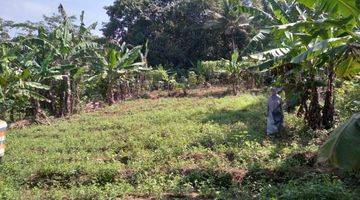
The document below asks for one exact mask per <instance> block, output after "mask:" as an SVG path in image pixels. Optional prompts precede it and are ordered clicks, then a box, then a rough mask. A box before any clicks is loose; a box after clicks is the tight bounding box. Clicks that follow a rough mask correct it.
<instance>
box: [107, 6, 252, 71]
mask: <svg viewBox="0 0 360 200" xmlns="http://www.w3.org/2000/svg"><path fill="white" fill-rule="evenodd" d="M223 8H224V7H222V6H221V4H220V3H219V1H218V0H192V1H190V0H156V1H150V0H136V1H130V0H124V1H115V2H114V4H113V5H111V6H109V7H107V13H108V15H109V16H110V22H109V23H108V24H106V26H105V28H104V34H105V36H107V37H109V38H113V39H116V40H121V41H125V42H126V43H128V44H130V45H135V46H136V45H143V44H145V42H146V41H147V40H148V41H149V43H148V47H149V55H148V61H149V64H150V65H152V66H155V65H159V64H163V65H165V66H173V67H175V68H180V69H184V68H185V69H186V68H189V67H192V65H193V63H196V61H198V60H216V59H220V58H229V57H230V55H231V54H230V53H229V52H230V51H231V50H232V49H233V47H234V44H236V46H238V47H239V48H241V47H243V46H244V45H245V44H246V43H247V41H246V40H247V32H246V31H243V30H242V29H236V30H235V29H234V30H232V29H228V30H222V29H212V30H209V29H206V28H205V24H206V23H207V22H208V21H210V20H215V16H214V13H223V11H221V10H222V9H223Z"/></svg>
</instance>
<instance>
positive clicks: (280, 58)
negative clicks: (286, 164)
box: [249, 0, 360, 129]
mask: <svg viewBox="0 0 360 200" xmlns="http://www.w3.org/2000/svg"><path fill="white" fill-rule="evenodd" d="M299 2H300V3H302V4H303V5H302V6H307V7H308V8H307V9H309V10H310V9H312V10H313V12H312V13H310V14H311V15H307V14H306V12H301V11H299V14H300V15H299V20H298V21H296V22H292V23H287V24H286V23H282V24H280V25H272V26H269V27H267V29H268V30H270V31H269V32H270V33H271V35H272V36H273V37H274V38H275V39H276V41H279V43H278V44H277V45H275V46H274V47H275V48H274V49H270V50H266V51H263V52H260V53H256V54H253V55H251V56H249V57H251V58H253V59H254V58H255V59H258V60H262V61H263V62H262V63H261V64H260V65H259V68H260V69H262V70H264V69H265V70H273V71H281V72H282V73H281V74H280V76H281V77H283V80H286V79H287V78H288V77H289V75H291V74H292V75H293V76H295V77H302V78H303V79H305V81H306V82H308V83H309V84H304V86H305V87H304V88H303V89H302V93H303V94H307V95H298V96H301V97H302V98H304V97H305V98H308V99H309V100H310V101H311V103H310V105H309V108H308V109H307V113H306V114H305V118H306V120H307V121H308V123H309V125H310V126H311V127H312V128H314V129H317V128H320V127H321V125H323V126H324V127H326V128H330V127H331V126H332V125H333V118H334V100H333V93H334V86H333V84H334V80H335V75H337V77H338V78H343V77H346V76H352V75H354V74H355V73H357V72H358V71H359V64H358V63H359V60H358V52H359V51H358V44H359V34H358V31H357V26H358V19H359V14H360V12H358V8H357V7H356V6H354V5H355V1H354V0H351V1H346V2H347V3H345V4H344V2H343V1H336V0H333V1H325V0H322V1H321V0H318V1H315V4H311V5H310V4H309V3H308V1H303V0H299ZM311 2H312V1H311ZM326 2H331V3H326ZM344 5H345V6H344ZM348 6H351V8H348ZM299 7H300V4H298V6H297V8H299ZM335 8H336V9H335ZM298 10H299V9H298ZM314 13H315V14H314ZM316 13H317V14H316ZM283 22H286V21H283ZM319 81H320V82H323V84H324V83H325V85H327V89H326V93H325V95H324V96H325V97H324V99H325V101H324V107H323V108H321V107H320V104H319V94H318V87H319V85H318V84H317V83H318V82H319ZM309 93H310V94H309ZM299 102H303V103H305V104H306V102H307V99H302V100H300V101H299ZM321 109H322V115H321ZM314 122H320V123H315V124H314ZM321 122H322V124H321Z"/></svg>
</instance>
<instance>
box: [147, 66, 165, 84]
mask: <svg viewBox="0 0 360 200" xmlns="http://www.w3.org/2000/svg"><path fill="white" fill-rule="evenodd" d="M147 78H148V79H149V80H151V82H152V87H153V88H154V89H162V88H164V85H165V83H167V82H168V81H169V75H168V73H167V71H166V70H165V69H164V67H163V66H162V65H159V66H158V67H157V69H154V70H151V71H150V72H149V74H148V77H147Z"/></svg>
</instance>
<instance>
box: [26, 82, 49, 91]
mask: <svg viewBox="0 0 360 200" xmlns="http://www.w3.org/2000/svg"><path fill="white" fill-rule="evenodd" d="M25 85H26V86H28V87H30V88H36V89H40V90H49V89H50V87H49V86H47V85H43V84H41V83H36V82H26V83H25Z"/></svg>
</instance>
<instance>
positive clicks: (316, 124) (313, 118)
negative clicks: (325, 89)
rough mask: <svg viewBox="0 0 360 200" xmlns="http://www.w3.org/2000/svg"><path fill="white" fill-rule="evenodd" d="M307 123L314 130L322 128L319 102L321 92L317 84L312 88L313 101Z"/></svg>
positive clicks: (307, 115)
mask: <svg viewBox="0 0 360 200" xmlns="http://www.w3.org/2000/svg"><path fill="white" fill-rule="evenodd" d="M306 122H307V125H308V126H309V127H310V128H312V129H313V130H317V129H320V128H321V107H320V104H319V92H318V88H317V86H313V87H312V88H311V101H310V106H309V109H308V113H307V114H306Z"/></svg>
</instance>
